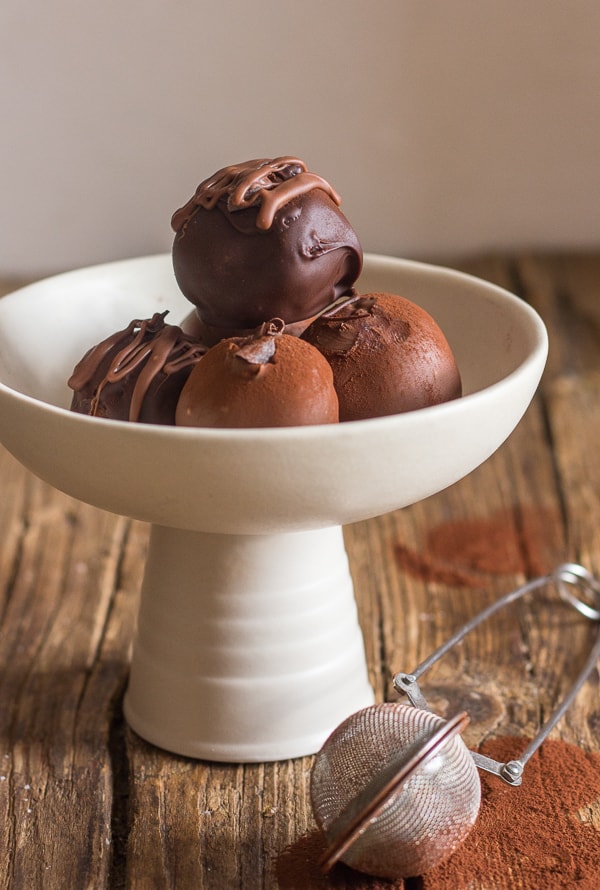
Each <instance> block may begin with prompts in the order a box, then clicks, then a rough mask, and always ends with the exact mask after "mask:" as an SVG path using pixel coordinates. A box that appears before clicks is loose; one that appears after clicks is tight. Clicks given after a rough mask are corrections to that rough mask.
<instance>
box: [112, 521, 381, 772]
mask: <svg viewBox="0 0 600 890" xmlns="http://www.w3.org/2000/svg"><path fill="white" fill-rule="evenodd" d="M372 700H373V694H372V691H371V688H370V685H369V682H368V678H367V670H366V662H365V654H364V646H363V639H362V635H361V631H360V628H359V625H358V619H357V613H356V606H355V601H354V591H353V585H352V580H351V577H350V573H349V568H348V560H347V557H346V551H345V548H344V542H343V537H342V530H341V527H339V526H336V527H332V528H327V529H322V530H318V531H309V532H298V533H292V534H282V535H220V534H203V533H196V532H188V531H179V530H177V529H170V528H163V527H161V526H153V528H152V533H151V539H150V552H149V556H148V561H147V565H146V572H145V577H144V583H143V587H142V602H141V607H140V614H139V622H138V630H137V637H136V640H135V644H134V650H133V660H132V666H131V675H130V682H129V688H128V691H127V695H126V699H125V715H126V717H127V720H128V722H129V723H130V725H131V726H132V728H133V729H134V730H135V731H136V732H138V734H139V735H141V736H142V737H144V738H145V739H147V740H148V741H150V742H153V743H154V744H156V745H158V746H160V747H162V748H166V749H167V750H169V751H173V752H176V753H178V754H184V755H188V756H192V757H199V758H204V759H209V760H219V761H231V762H253V761H257V762H260V761H269V760H281V759H286V758H289V757H298V756H302V755H306V754H312V753H314V752H315V751H317V750H318V749H319V748H320V747H321V745H322V744H323V742H324V741H325V739H326V737H327V736H328V735H329V733H330V732H331V731H332V730H333V729H334V727H335V726H337V724H338V723H339V722H340V721H341V720H343V719H345V718H346V717H347V716H348V715H349V714H351V713H353V712H354V711H356V710H358V709H359V708H362V707H364V706H365V705H368V704H370V703H371V702H372Z"/></svg>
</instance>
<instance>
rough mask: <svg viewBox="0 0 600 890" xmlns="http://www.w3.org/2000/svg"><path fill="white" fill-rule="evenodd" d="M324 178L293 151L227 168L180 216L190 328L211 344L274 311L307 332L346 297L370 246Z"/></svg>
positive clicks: (179, 262) (180, 269) (178, 242)
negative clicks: (365, 245)
mask: <svg viewBox="0 0 600 890" xmlns="http://www.w3.org/2000/svg"><path fill="white" fill-rule="evenodd" d="M339 205H340V198H339V195H338V194H337V192H336V191H335V190H334V189H333V187H332V186H331V185H330V184H329V183H328V182H327V181H326V180H325V179H323V178H322V177H321V176H318V175H317V174H314V173H310V172H309V171H308V170H307V168H306V165H305V164H304V162H303V161H301V160H299V159H298V158H293V157H287V156H286V157H279V158H275V159H266V158H261V159H258V160H252V161H246V162H244V163H241V164H235V165H232V166H229V167H224V168H223V169H222V170H219V171H218V172H217V173H215V174H214V175H213V176H210V177H209V178H208V179H205V180H204V181H203V182H202V183H200V185H199V186H198V188H197V189H196V192H195V194H194V196H193V197H192V198H191V199H190V200H189V201H188V202H187V203H186V204H185V205H184V206H183V207H181V208H180V209H179V210H177V211H176V212H175V213H174V214H173V218H172V220H171V224H172V227H173V229H174V230H175V232H176V234H175V239H174V242H173V267H174V270H175V277H176V279H177V282H178V284H179V287H180V288H181V291H182V292H183V294H184V295H185V296H186V297H187V299H188V300H190V302H191V303H193V304H194V306H195V307H196V308H195V312H194V313H192V315H191V316H190V317H189V318H188V319H187V320H186V322H185V323H184V325H183V327H184V329H185V330H186V331H188V332H190V333H193V334H194V335H196V336H201V337H202V339H203V340H204V342H206V343H207V344H208V345H212V344H214V343H216V342H218V341H219V340H220V339H222V338H223V337H231V336H237V335H243V334H248V333H250V331H252V330H253V329H254V328H256V327H258V326H259V325H260V324H262V323H263V322H265V321H268V320H269V319H270V318H275V317H278V318H282V319H283V320H284V322H285V324H286V326H287V330H288V332H289V333H295V334H298V333H301V332H302V330H303V329H304V328H305V327H306V326H307V324H308V323H309V321H310V319H312V318H314V316H316V315H317V314H318V313H319V312H320V311H321V310H322V309H323V308H324V307H325V306H327V305H329V304H330V303H332V302H333V301H334V300H336V299H338V298H339V297H341V296H344V295H346V294H352V293H353V285H354V282H355V281H356V279H357V278H358V276H359V274H360V271H361V269H362V261H363V255H362V249H361V246H360V242H359V240H358V237H357V235H356V233H355V232H354V230H353V228H352V226H351V225H350V223H349V222H348V220H347V219H346V217H345V216H344V214H343V213H342V211H341V210H340V207H339Z"/></svg>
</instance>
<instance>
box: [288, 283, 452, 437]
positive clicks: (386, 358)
mask: <svg viewBox="0 0 600 890" xmlns="http://www.w3.org/2000/svg"><path fill="white" fill-rule="evenodd" d="M302 338H303V339H304V340H306V341H307V342H308V343H311V344H312V345H313V346H316V347H317V349H318V350H319V351H320V352H321V353H322V354H323V355H324V356H325V358H326V359H327V361H328V362H329V364H330V365H331V368H332V370H333V378H334V383H335V388H336V392H337V394H338V399H339V405H340V421H347V420H362V419H364V418H368V417H380V416H382V415H386V414H399V413H402V412H404V411H414V410H416V409H417V408H425V407H428V406H430V405H437V404H439V403H440V402H447V401H449V400H450V399H455V398H458V397H459V396H460V395H461V389H462V387H461V380H460V374H459V371H458V368H457V366H456V362H455V360H454V356H453V355H452V352H451V350H450V347H449V345H448V343H447V341H446V338H445V337H444V334H443V333H442V331H441V330H440V328H439V327H438V325H437V324H436V322H435V321H434V320H433V318H432V317H431V316H430V315H429V314H428V313H427V312H425V310H424V309H421V308H420V307H419V306H416V305H415V304H414V303H411V302H410V301H409V300H406V299H404V298H403V297H398V296H393V295H391V294H385V293H373V294H364V295H361V296H358V297H354V298H351V299H349V300H347V301H340V304H338V305H335V306H333V307H332V308H331V309H330V310H329V311H326V312H325V313H324V314H322V315H321V316H320V317H319V318H317V319H316V320H315V321H313V323H312V324H311V325H310V326H309V327H308V328H307V329H306V330H305V331H304V333H303V334H302Z"/></svg>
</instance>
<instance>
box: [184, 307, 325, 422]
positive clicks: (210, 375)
mask: <svg viewBox="0 0 600 890" xmlns="http://www.w3.org/2000/svg"><path fill="white" fill-rule="evenodd" d="M283 327H284V324H283V321H282V320H281V319H274V320H272V321H271V322H269V323H268V324H266V325H263V326H262V327H261V328H260V329H259V330H258V331H257V332H256V333H255V334H254V335H251V336H248V337H234V338H228V339H225V340H221V341H220V342H219V343H217V344H216V345H215V346H213V347H212V348H211V349H209V350H208V352H207V353H206V355H205V356H204V358H203V359H202V361H201V362H200V363H199V364H198V365H197V367H196V368H194V370H193V371H192V373H191V374H190V376H189V379H188V381H187V383H186V384H185V386H184V387H183V390H182V392H181V396H180V397H179V402H178V404H177V411H176V415H175V422H176V423H177V424H178V425H179V426H204V427H280V426H306V425H310V424H319V423H337V421H338V400H337V396H336V393H335V389H334V386H333V374H332V372H331V368H330V367H329V364H328V363H327V361H326V360H325V359H324V358H323V356H322V355H321V354H320V353H319V352H318V350H316V349H314V347H312V346H311V345H310V343H306V342H305V341H304V340H300V339H298V338H297V337H293V336H291V335H289V334H285V333H282V331H283Z"/></svg>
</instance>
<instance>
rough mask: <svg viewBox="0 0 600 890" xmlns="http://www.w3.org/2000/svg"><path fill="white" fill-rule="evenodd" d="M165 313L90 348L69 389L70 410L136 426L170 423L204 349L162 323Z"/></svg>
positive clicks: (143, 321) (176, 328) (141, 321)
mask: <svg viewBox="0 0 600 890" xmlns="http://www.w3.org/2000/svg"><path fill="white" fill-rule="evenodd" d="M166 315H167V313H166V312H163V313H158V312H157V313H155V314H154V315H153V316H152V318H150V319H145V320H138V319H135V320H133V321H132V322H131V323H130V324H129V325H128V327H126V328H125V329H124V330H122V331H117V333H115V334H112V335H111V336H110V337H107V338H106V339H105V340H103V341H102V342H101V343H99V344H98V345H97V346H94V347H92V348H91V349H90V350H89V351H88V352H87V353H86V354H85V355H84V357H83V358H82V359H81V361H80V362H79V363H78V364H77V365H76V367H75V370H74V371H73V373H72V375H71V377H70V378H69V380H68V385H69V386H70V387H71V389H73V390H74V391H75V392H74V395H73V400H72V403H71V410H72V411H75V412H77V413H79V414H90V415H93V416H94V417H106V418H111V419H112V420H130V421H139V422H141V423H160V424H173V423H175V406H176V405H177V400H178V398H179V394H180V392H181V389H182V387H183V384H184V383H185V381H186V380H187V378H188V376H189V374H190V372H191V370H192V368H193V367H194V365H196V364H197V363H198V362H199V361H200V359H201V357H202V356H203V355H204V353H205V352H206V347H204V346H202V345H201V344H199V343H198V342H197V341H196V340H195V339H193V338H192V337H189V336H188V335H187V334H184V333H183V331H182V330H181V328H179V327H178V326H177V325H170V324H166V323H165V316H166Z"/></svg>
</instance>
